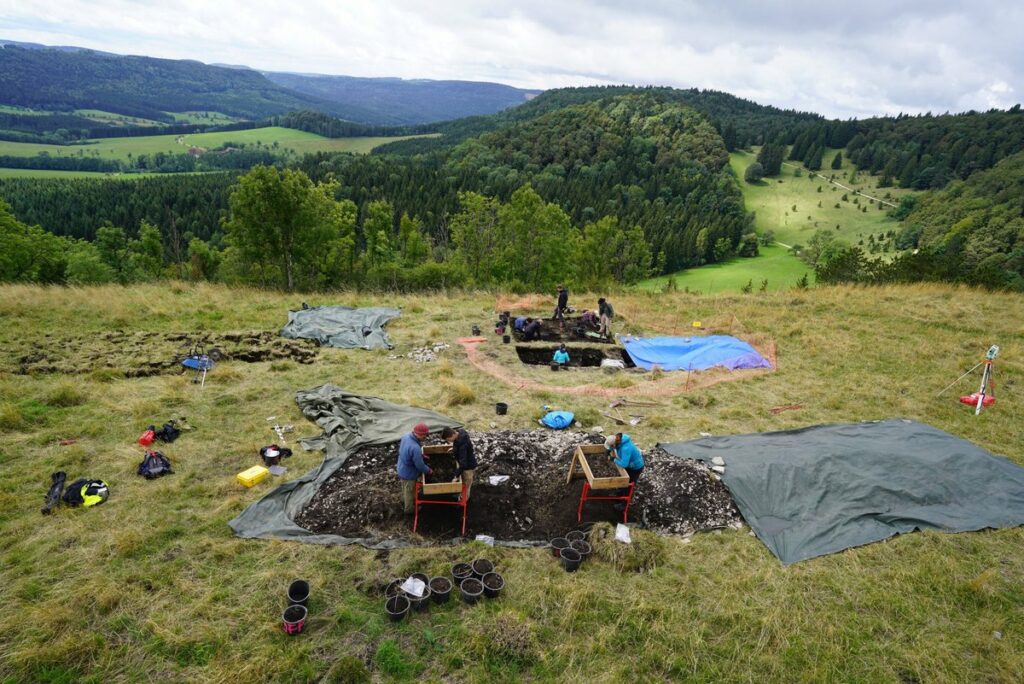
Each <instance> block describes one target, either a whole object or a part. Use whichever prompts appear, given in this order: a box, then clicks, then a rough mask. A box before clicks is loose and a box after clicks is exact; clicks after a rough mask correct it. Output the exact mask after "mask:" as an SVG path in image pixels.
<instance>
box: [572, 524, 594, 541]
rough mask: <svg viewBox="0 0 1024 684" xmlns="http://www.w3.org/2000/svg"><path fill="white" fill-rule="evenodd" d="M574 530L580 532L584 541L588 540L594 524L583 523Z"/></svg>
mask: <svg viewBox="0 0 1024 684" xmlns="http://www.w3.org/2000/svg"><path fill="white" fill-rule="evenodd" d="M576 529H578V530H579V531H580V532H582V533H583V538H584V539H589V538H590V532H591V531H592V530H593V529H594V523H592V522H588V523H583V524H582V525H580V526H579V527H577V528H576Z"/></svg>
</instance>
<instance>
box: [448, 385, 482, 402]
mask: <svg viewBox="0 0 1024 684" xmlns="http://www.w3.org/2000/svg"><path fill="white" fill-rule="evenodd" d="M442 393H443V398H444V405H445V406H464V405H466V404H472V403H473V402H474V401H476V392H474V391H473V388H472V387H470V386H469V385H467V384H466V383H464V382H458V381H449V382H446V383H444V385H443V390H442Z"/></svg>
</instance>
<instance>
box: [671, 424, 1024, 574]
mask: <svg viewBox="0 0 1024 684" xmlns="http://www.w3.org/2000/svg"><path fill="white" fill-rule="evenodd" d="M660 446H661V447H662V448H664V449H665V450H666V451H668V452H669V453H671V454H674V455H676V456H680V457H683V458H694V459H699V460H703V461H710V460H711V459H712V458H713V457H715V456H720V457H722V458H723V459H724V460H725V475H724V476H723V478H722V479H723V481H724V482H725V485H726V486H727V487H728V488H729V492H730V493H731V494H732V496H733V498H734V499H735V501H736V506H737V507H738V508H739V510H740V512H741V513H742V514H743V517H744V518H745V519H746V521H747V523H748V524H749V525H750V526H751V528H753V530H754V532H755V533H756V534H757V536H758V537H759V538H760V539H761V541H762V542H764V544H765V545H766V546H767V547H768V548H769V549H770V550H771V551H772V553H774V554H775V555H776V556H777V557H778V558H779V560H781V561H782V562H783V563H785V564H787V565H788V564H790V563H795V562H797V561H801V560H806V559H808V558H814V557H816V556H823V555H825V554H829V553H835V552H837V551H842V550H843V549H848V548H850V547H853V546H860V545H862V544H869V543H871V542H875V541H880V540H882V539H888V538H889V537H892V536H893V535H896V534H902V533H905V532H911V531H913V530H925V529H936V530H943V531H946V532H969V531H973V530H980V529H984V528H990V527H991V528H1000V527H1012V526H1015V525H1021V524H1024V468H1021V467H1019V466H1017V465H1015V464H1014V463H1012V462H1010V461H1009V460H1007V459H1005V458H1000V457H997V456H993V455H992V454H990V453H988V452H987V451H985V450H984V449H981V448H980V447H977V446H975V445H974V444H971V443H970V442H968V441H966V440H963V439H960V438H959V437H954V436H953V435H950V434H949V433H946V432H943V431H942V430H939V429H937V428H934V427H931V426H929V425H924V424H922V423H917V422H914V421H910V420H901V419H894V420H885V421H875V422H865V423H855V424H848V425H817V426H813V427H808V428H803V429H800V430H786V431H783V432H767V433H760V434H750V435H733V436H727V437H705V438H703V439H697V440H693V441H690V442H676V443H673V444H662V445H660Z"/></svg>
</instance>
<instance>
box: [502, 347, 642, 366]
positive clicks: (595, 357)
mask: <svg viewBox="0 0 1024 684" xmlns="http://www.w3.org/2000/svg"><path fill="white" fill-rule="evenodd" d="M565 350H566V351H567V352H568V353H569V364H568V365H569V367H571V368H598V367H600V365H601V362H602V361H604V360H605V359H611V360H613V361H621V362H622V363H623V365H624V366H625V367H626V368H633V367H635V364H634V363H633V359H631V358H629V354H627V353H626V350H625V349H623V348H621V347H611V346H608V347H576V346H571V345H566V346H565ZM556 351H558V347H552V346H543V347H530V346H526V345H521V344H517V345H516V355H517V356H519V360H520V361H522V362H523V363H525V364H527V365H530V366H548V365H551V361H552V357H554V355H555V352H556Z"/></svg>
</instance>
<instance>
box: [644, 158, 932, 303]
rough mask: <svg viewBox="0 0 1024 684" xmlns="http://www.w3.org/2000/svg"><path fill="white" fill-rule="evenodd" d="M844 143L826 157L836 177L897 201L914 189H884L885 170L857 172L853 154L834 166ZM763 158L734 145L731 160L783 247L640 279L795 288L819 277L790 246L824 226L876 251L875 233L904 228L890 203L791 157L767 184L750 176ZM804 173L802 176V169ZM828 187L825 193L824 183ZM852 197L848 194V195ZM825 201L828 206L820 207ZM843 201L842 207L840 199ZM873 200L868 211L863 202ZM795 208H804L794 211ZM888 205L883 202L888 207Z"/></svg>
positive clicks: (648, 285)
mask: <svg viewBox="0 0 1024 684" xmlns="http://www.w3.org/2000/svg"><path fill="white" fill-rule="evenodd" d="M838 152H839V150H827V151H826V153H825V156H824V160H823V161H822V170H821V171H819V172H818V173H820V174H821V175H823V176H826V177H831V176H832V175H833V174H834V175H835V176H836V179H835V180H836V182H837V183H841V184H842V185H845V186H846V187H848V188H850V189H851V190H857V191H860V192H863V193H866V194H867V195H870V196H871V197H877V198H880V199H885V197H886V196H887V195H888V199H886V200H885V201H887V202H891V203H893V204H897V203H898V202H899V198H900V197H902V196H903V195H905V194H908V193H910V192H912V191H910V190H901V189H899V188H879V187H878V181H879V180H880V178H879V177H877V176H871V175H870V174H867V173H857V174H856V175H854V171H855V168H854V166H853V165H852V164H851V163H850V162H849V161H848V160H846V159H844V160H843V162H842V166H841V168H839V169H835V170H833V169H832V168H831V166H832V160H833V159H834V158H835V156H836V154H837V153H838ZM756 159H757V149H756V148H755V149H754V150H753V151H751V152H743V151H738V152H733V153H731V154H730V155H729V163H730V165H731V166H732V169H733V172H734V173H735V174H736V177H737V178H739V179H740V181H739V183H740V188H741V189H742V191H743V201H744V203H745V204H746V208H747V211H750V212H753V213H754V214H755V220H754V227H755V228H756V229H757V232H758V233H759V234H763V233H766V232H768V231H772V232H774V233H775V240H776V246H769V247H761V254H760V255H759V256H758V257H755V258H753V259H740V258H736V259H731V260H729V261H727V262H725V263H721V264H712V265H710V266H701V267H700V268H690V269H686V270H683V271H677V272H676V273H673V274H671V275H668V276H659V277H656V278H649V279H647V280H645V281H643V282H641V283H640V285H639V287H640V289H643V290H653V291H657V290H660V289H661V288H663V287H664V286H665V283H666V282H667V281H668V279H669V278H673V279H675V282H676V285H677V287H678V288H679V289H680V290H682V289H685V288H689V290H690V291H696V292H703V293H706V294H710V293H718V292H739V291H740V289H741V288H742V287H743V286H745V285H746V284H747V283H748V282H750V283H752V287H753V288H754V289H755V290H756V289H758V288H760V286H761V283H762V281H763V280H767V281H768V285H767V289H768V290H769V291H775V290H787V289H789V288H791V287H793V285H794V284H795V283H796V281H798V280H799V279H800V277H801V276H803V275H804V274H805V273H806V274H807V278H808V280H809V281H810V282H811V283H813V282H814V270H813V269H811V268H809V267H808V266H807V264H805V263H804V262H802V261H800V259H798V258H797V257H795V256H793V255H792V254H790V253H789V248H790V247H793V246H795V245H803V244H806V243H807V241H808V240H809V239H810V238H811V236H812V235H814V233H815V231H817V230H819V229H822V228H824V229H829V230H832V231H834V232H835V235H836V236H837V237H840V238H842V239H844V240H846V241H847V242H849V243H850V244H861V245H862V246H863V247H864V248H865V251H867V250H868V247H869V244H868V235H875V237H876V238H881V237H882V236H883V235H884V234H886V233H888V232H889V231H898V230H899V221H896V220H895V219H892V218H890V217H889V216H888V215H887V213H888V210H889V209H891V207H890V206H888V205H885V204H880V203H878V202H874V201H873V200H869V199H867V198H866V197H858V196H856V195H854V194H853V192H851V191H850V190H844V189H842V188H840V187H837V186H836V185H834V184H832V183H829V182H828V180H826V179H825V178H818V177H817V176H815V175H814V174H813V173H812V172H809V171H808V170H807V169H805V168H803V166H802V165H800V164H798V163H796V162H785V163H784V164H783V166H782V172H781V173H780V174H779V175H778V176H775V177H773V178H765V179H764V180H762V181H761V182H759V183H753V184H752V183H747V182H745V181H743V180H742V179H743V172H744V171H746V168H747V167H748V166H750V165H751V164H753V163H754V161H755V160H756ZM797 174H799V175H797ZM819 187H820V188H821V192H819V191H818V188H819ZM844 194H845V195H846V196H847V201H843V200H842V197H843V195H844ZM819 203H820V206H819ZM836 205H838V206H836ZM864 206H867V211H866V212H865V211H862V208H863V207H864ZM794 207H795V208H796V211H794ZM880 207H881V208H880Z"/></svg>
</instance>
